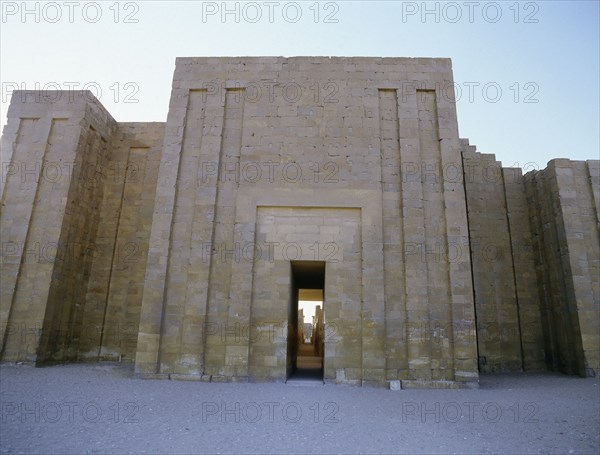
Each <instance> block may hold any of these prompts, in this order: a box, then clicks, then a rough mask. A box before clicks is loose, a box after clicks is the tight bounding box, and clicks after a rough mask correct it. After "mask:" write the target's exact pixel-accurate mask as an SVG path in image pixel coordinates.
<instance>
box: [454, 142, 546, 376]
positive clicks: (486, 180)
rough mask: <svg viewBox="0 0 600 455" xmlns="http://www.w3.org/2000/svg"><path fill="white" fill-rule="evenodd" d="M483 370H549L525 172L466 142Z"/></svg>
mask: <svg viewBox="0 0 600 455" xmlns="http://www.w3.org/2000/svg"><path fill="white" fill-rule="evenodd" d="M462 145H463V154H462V156H463V163H464V172H465V174H464V182H465V188H466V194H467V211H468V215H469V232H470V244H471V252H472V258H473V282H474V288H475V308H476V318H477V339H478V349H479V368H480V370H481V371H516V370H521V369H525V370H538V369H544V368H545V364H544V346H543V335H542V325H541V316H540V308H539V296H538V293H537V281H536V276H535V272H534V270H535V269H534V260H533V245H532V239H531V230H530V227H529V212H528V207H527V202H526V198H525V192H524V188H523V177H522V174H521V171H520V169H515V168H503V167H502V164H501V163H500V162H498V161H496V159H495V156H494V155H490V154H482V153H479V152H477V151H476V149H475V147H474V146H471V145H469V143H468V141H467V140H463V141H462Z"/></svg>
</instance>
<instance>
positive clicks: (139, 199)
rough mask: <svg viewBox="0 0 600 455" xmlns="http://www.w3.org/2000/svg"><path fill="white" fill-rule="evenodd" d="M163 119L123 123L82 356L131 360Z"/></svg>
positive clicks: (104, 206)
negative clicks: (153, 121) (154, 121)
mask: <svg viewBox="0 0 600 455" xmlns="http://www.w3.org/2000/svg"><path fill="white" fill-rule="evenodd" d="M163 132H164V123H119V125H118V130H117V131H116V132H115V134H114V136H113V139H112V144H111V148H112V156H111V160H110V163H109V166H108V168H107V173H106V175H105V176H104V185H105V191H104V197H103V199H102V201H101V203H99V208H100V213H101V216H100V221H99V223H98V232H97V236H96V239H95V242H94V243H95V254H94V260H93V264H92V273H91V277H90V281H89V285H88V287H87V293H86V296H85V308H84V310H83V320H82V327H83V330H84V336H82V337H81V338H80V342H79V347H78V357H79V358H80V359H102V360H126V361H130V362H133V360H134V358H135V353H136V346H137V332H138V325H139V317H140V308H141V301H142V290H143V288H144V276H145V270H146V260H147V252H148V242H149V237H150V227H151V225H152V217H153V214H154V193H155V191H156V179H157V174H158V165H159V162H160V154H161V151H162V141H163Z"/></svg>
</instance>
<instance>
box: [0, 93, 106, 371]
mask: <svg viewBox="0 0 600 455" xmlns="http://www.w3.org/2000/svg"><path fill="white" fill-rule="evenodd" d="M115 129H116V122H115V121H114V120H113V119H112V117H111V116H110V115H109V114H108V113H107V112H106V111H105V110H104V108H103V107H102V106H101V105H100V104H99V103H98V102H97V101H96V100H95V99H94V98H93V96H92V95H91V93H90V92H15V93H14V94H13V97H12V102H11V105H10V109H9V112H8V124H7V126H6V128H5V130H4V132H3V139H2V158H3V160H6V161H4V163H3V169H5V172H4V173H3V174H4V175H3V177H4V182H3V194H2V214H1V215H0V216H1V230H2V244H3V254H2V276H1V278H2V295H1V300H0V302H1V303H0V321H1V324H2V331H1V333H2V351H1V352H2V359H3V360H13V361H14V360H21V361H38V362H39V361H43V360H46V359H49V358H61V359H62V358H64V359H72V358H74V356H75V352H74V350H73V346H75V342H76V340H77V338H78V337H79V330H78V329H79V328H78V321H79V320H80V318H81V315H82V310H83V305H82V303H83V300H84V298H83V296H84V295H85V289H86V285H87V281H88V279H89V275H90V267H91V254H90V250H89V248H88V247H89V245H90V242H92V241H93V239H94V236H95V231H96V227H97V225H98V219H99V218H98V217H99V210H98V204H99V201H100V200H101V198H102V192H103V185H102V184H101V182H100V180H99V179H98V178H97V175H96V174H95V170H96V169H97V168H102V167H104V166H105V165H106V163H107V161H108V155H109V148H108V143H109V141H110V138H111V136H112V133H113V132H114V130H115Z"/></svg>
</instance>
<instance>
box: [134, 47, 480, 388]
mask: <svg viewBox="0 0 600 455" xmlns="http://www.w3.org/2000/svg"><path fill="white" fill-rule="evenodd" d="M451 81H452V71H451V65H450V61H449V60H447V59H395V58H389V59H388V58H384V59H378V58H323V57H318V58H311V57H302V58H180V59H177V64H176V70H175V75H174V79H173V91H172V96H171V102H170V107H169V115H168V120H167V124H166V129H165V140H164V149H163V153H162V156H161V163H160V169H159V172H158V183H157V189H156V198H155V206H154V216H153V222H152V229H151V235H150V247H149V253H148V262H147V267H146V278H145V287H144V295H143V300H142V309H141V317H140V328H139V337H138V351H137V355H136V372H137V373H138V374H140V375H142V376H149V377H164V376H167V375H171V377H204V376H207V377H209V378H212V379H213V380H216V379H218V380H221V379H220V378H225V379H234V378H237V379H239V380H252V379H274V380H282V379H284V378H285V374H286V361H285V359H284V358H283V356H284V354H285V351H284V350H283V346H282V343H283V338H276V339H275V341H273V342H269V343H267V344H261V341H256V342H254V341H253V337H252V336H249V335H248V333H249V332H250V330H251V329H252V330H259V331H262V332H267V331H268V330H270V329H268V328H267V327H265V324H267V323H271V322H272V321H271V319H272V318H273V317H274V318H275V319H276V320H286V314H287V313H286V312H287V311H288V309H289V307H288V305H289V301H290V294H291V293H290V289H291V284H290V283H291V278H290V267H289V263H290V261H291V260H294V259H295V258H296V255H295V254H292V252H291V250H286V251H285V252H281V251H280V252H277V250H276V248H275V246H274V248H275V250H274V251H273V254H274V255H275V258H276V259H274V261H273V262H269V261H261V257H258V256H257V255H258V249H256V248H253V247H252V244H255V243H258V242H260V241H263V240H264V241H267V242H274V244H279V245H286V244H288V243H290V244H294V245H296V244H297V245H298V246H300V247H301V252H299V253H298V257H301V258H302V259H303V260H307V258H306V257H305V256H306V255H310V254H312V260H315V256H314V254H315V251H316V252H317V253H318V254H317V256H316V257H317V260H322V261H325V262H326V276H325V283H326V285H325V301H326V303H325V311H324V314H325V316H324V317H325V321H326V324H327V323H336V324H338V326H339V327H343V331H342V332H340V333H339V334H338V335H339V342H336V343H333V342H332V341H331V340H329V341H328V339H327V337H326V340H325V371H326V376H327V378H330V379H332V380H338V381H342V382H344V381H346V382H356V383H363V384H364V383H371V382H372V383H383V382H385V381H386V380H390V379H401V380H405V381H411V380H412V381H422V382H427V381H429V382H431V381H443V380H447V381H457V383H465V382H471V381H476V380H477V363H476V362H477V358H476V344H475V327H474V312H473V310H474V306H473V290H472V280H471V266H470V254H469V246H468V230H467V215H466V205H465V193H464V186H463V183H462V180H461V179H460V175H462V164H461V156H460V144H459V140H458V129H457V122H456V111H455V105H454V102H453V101H452V99H451V97H449V96H445V95H444V93H446V94H447V93H448V92H447V90H446V92H444V93H443V92H442V90H440V87H445V88H447V87H448V86H449V87H451V85H448V84H449V83H450V82H451ZM452 166H454V169H455V170H456V171H457V175H458V176H459V178H454V179H447V178H444V176H443V170H444V169H448V168H449V167H452ZM311 210H315V211H320V212H318V213H321V214H319V215H318V216H312V215H310V216H309V214H310V213H311V212H310V211H311ZM346 214H347V215H346ZM305 216H309V217H310V218H312V219H313V220H314V224H313V225H311V226H304V224H303V223H301V222H300V221H299V220H300V219H303V217H305ZM346 216H348V217H350V218H346ZM271 217H278V219H282V220H285V218H286V217H288V218H289V220H296V221H293V222H292V221H289V222H284V223H283V224H282V227H283V228H280V227H275V226H271V225H270V224H269V220H270V219H271ZM319 220H322V221H319ZM327 220H337V221H336V222H335V223H334V224H331V223H329V222H328V221H327ZM269 226H271V227H269ZM303 229H304V231H303ZM336 229H338V231H336ZM340 229H341V230H340ZM344 230H347V231H348V233H347V234H344V233H343V232H342V231H344ZM267 238H268V239H270V240H266V239H267ZM328 244H333V248H334V249H336V251H343V252H344V260H340V262H333V261H332V260H328V259H325V257H326V256H327V254H328V253H330V252H331V251H330V250H324V248H326V247H327V245H328ZM248 245H250V247H249V248H247V247H248ZM452 245H461V246H462V250H463V252H464V253H465V254H463V255H462V256H461V258H460V259H458V260H455V261H452V262H449V261H447V260H445V259H443V257H444V254H446V255H447V251H448V250H449V246H452ZM308 246H312V251H311V250H306V248H308ZM262 247H263V251H264V248H265V245H262ZM244 248H246V249H244ZM294 251H295V250H294ZM444 252H446V253H444ZM277 255H279V256H277ZM267 317H268V318H269V320H268V321H267V320H266V319H265V318H267ZM287 329H288V328H287V327H285V329H284V332H283V333H285V331H287ZM282 330H283V329H282ZM223 331H224V332H225V336H224V335H223V333H224V332H223ZM407 384H408V382H407Z"/></svg>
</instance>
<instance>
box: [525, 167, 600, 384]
mask: <svg viewBox="0 0 600 455" xmlns="http://www.w3.org/2000/svg"><path fill="white" fill-rule="evenodd" d="M599 174H600V162H599V161H585V162H584V161H570V160H566V159H557V160H552V161H550V162H549V163H548V167H547V168H546V169H544V170H542V171H535V172H530V173H528V174H527V175H526V176H525V189H526V194H527V199H528V203H529V209H530V223H531V228H532V234H533V244H534V254H535V266H536V272H537V278H538V280H537V281H538V292H539V295H540V304H541V312H542V322H543V329H544V338H545V352H546V361H547V363H548V365H549V366H550V367H551V368H553V369H555V370H558V371H562V372H565V373H570V374H579V375H582V376H585V375H593V374H597V372H598V366H599V354H598V349H599V348H598V346H599V345H600V344H599V341H600V340H599V335H598V334H599V333H600V327H599V324H600V318H599V317H598V314H599V313H600V284H599V280H600V261H599V257H600V251H599V246H598V242H599V218H598V213H599V200H600V197H599V196H600V180H599V178H600V177H599Z"/></svg>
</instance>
